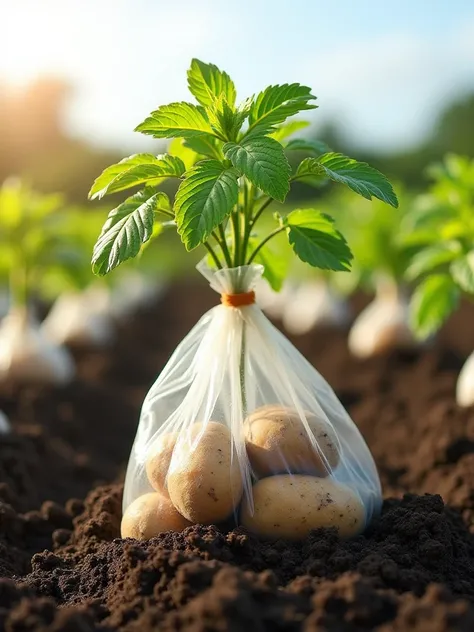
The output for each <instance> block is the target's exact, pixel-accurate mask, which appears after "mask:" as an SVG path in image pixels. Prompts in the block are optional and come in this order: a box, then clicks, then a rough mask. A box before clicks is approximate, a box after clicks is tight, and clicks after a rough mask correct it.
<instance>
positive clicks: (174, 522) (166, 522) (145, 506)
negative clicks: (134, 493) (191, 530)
mask: <svg viewBox="0 0 474 632" xmlns="http://www.w3.org/2000/svg"><path fill="white" fill-rule="evenodd" d="M189 525H190V523H189V522H188V521H187V520H186V519H185V518H183V516H182V515H181V514H180V513H178V511H176V508H175V507H174V505H173V503H172V502H171V501H170V500H169V498H166V497H165V496H162V495H161V494H158V493H157V492H151V493H150V494H144V495H143V496H139V497H138V498H137V499H136V500H134V501H133V503H132V504H131V505H129V506H128V507H127V510H126V511H125V513H124V515H123V518H122V525H121V532H122V538H136V539H137V540H148V539H149V538H153V537H154V536H155V535H158V534H159V533H162V532H163V531H182V530H183V529H185V528H186V527H189Z"/></svg>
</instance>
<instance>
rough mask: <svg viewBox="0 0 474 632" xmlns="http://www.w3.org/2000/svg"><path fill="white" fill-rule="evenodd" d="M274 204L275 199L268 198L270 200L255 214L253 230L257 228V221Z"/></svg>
mask: <svg viewBox="0 0 474 632" xmlns="http://www.w3.org/2000/svg"><path fill="white" fill-rule="evenodd" d="M272 202H273V198H268V200H266V201H265V202H264V203H263V204H262V206H261V207H260V208H259V209H258V211H257V212H256V213H255V216H254V218H253V219H252V228H253V227H254V226H255V224H256V223H257V220H258V219H259V218H260V215H261V214H262V213H263V211H264V210H265V209H266V208H267V207H268V206H270V204H271V203H272Z"/></svg>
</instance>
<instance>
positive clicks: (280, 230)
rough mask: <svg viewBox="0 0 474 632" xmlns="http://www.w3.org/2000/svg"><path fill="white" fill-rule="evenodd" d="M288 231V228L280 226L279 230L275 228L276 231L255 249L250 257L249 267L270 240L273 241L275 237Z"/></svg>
mask: <svg viewBox="0 0 474 632" xmlns="http://www.w3.org/2000/svg"><path fill="white" fill-rule="evenodd" d="M284 230H286V226H279V227H278V228H275V230H274V231H272V232H271V233H270V234H269V235H267V236H266V237H265V239H263V240H262V241H261V242H260V243H259V244H258V246H257V247H256V248H255V250H254V251H253V252H252V254H251V255H250V258H249V260H248V261H247V263H248V265H250V264H251V263H252V261H253V260H254V259H255V257H256V256H257V255H258V253H259V252H260V250H261V249H262V248H263V246H264V245H265V244H266V243H267V242H268V241H270V239H273V237H275V236H276V235H278V233H281V232H282V231H284Z"/></svg>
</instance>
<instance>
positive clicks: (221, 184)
mask: <svg viewBox="0 0 474 632" xmlns="http://www.w3.org/2000/svg"><path fill="white" fill-rule="evenodd" d="M238 177H239V174H238V172H237V170H236V169H234V167H230V168H227V167H225V166H224V165H223V164H222V163H220V162H218V161H217V160H205V161H203V162H200V163H199V164H197V165H196V166H195V167H193V168H192V169H191V170H190V171H188V172H187V173H186V177H185V179H184V180H183V182H182V183H181V185H180V187H179V189H178V192H177V193H176V199H175V204H174V209H175V215H176V222H177V225H178V232H179V234H180V236H181V240H182V242H183V243H184V245H185V246H186V250H192V249H193V248H196V247H197V246H199V244H201V243H203V242H204V241H206V239H207V238H208V237H209V236H210V234H211V233H212V231H213V230H214V229H215V228H216V227H217V226H218V225H219V224H220V223H221V222H222V221H223V220H224V219H225V218H226V217H227V216H228V215H229V214H230V212H231V210H232V208H233V207H234V206H235V204H237V200H238V195H239V187H238Z"/></svg>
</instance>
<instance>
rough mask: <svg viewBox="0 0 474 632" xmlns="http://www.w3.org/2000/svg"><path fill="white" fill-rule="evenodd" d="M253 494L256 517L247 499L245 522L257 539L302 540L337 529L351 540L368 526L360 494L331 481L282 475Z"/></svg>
mask: <svg viewBox="0 0 474 632" xmlns="http://www.w3.org/2000/svg"><path fill="white" fill-rule="evenodd" d="M252 491H253V502H254V514H253V515H251V512H250V506H249V502H248V499H247V498H246V499H244V501H243V503H242V513H241V522H242V524H243V525H244V526H245V527H247V529H249V530H250V531H253V532H254V533H256V534H257V535H262V536H266V537H269V538H287V539H290V540H298V539H302V538H304V537H306V536H307V535H308V534H309V532H310V531H311V530H312V529H317V528H318V527H336V528H337V529H338V531H339V535H340V536H341V537H344V538H347V537H350V536H353V535H356V534H357V533H360V532H361V531H362V530H363V528H364V526H365V511H364V507H363V505H362V503H361V501H360V500H359V498H358V496H357V494H356V493H355V492H353V491H352V490H351V489H350V488H349V487H346V486H345V485H341V484H339V483H335V482H334V481H331V480H329V479H327V478H317V477H315V476H303V475H298V474H297V475H291V474H280V475H279V476H269V477H268V478H263V479H262V480H260V481H258V482H257V483H256V484H255V485H254V487H253V490H252Z"/></svg>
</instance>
